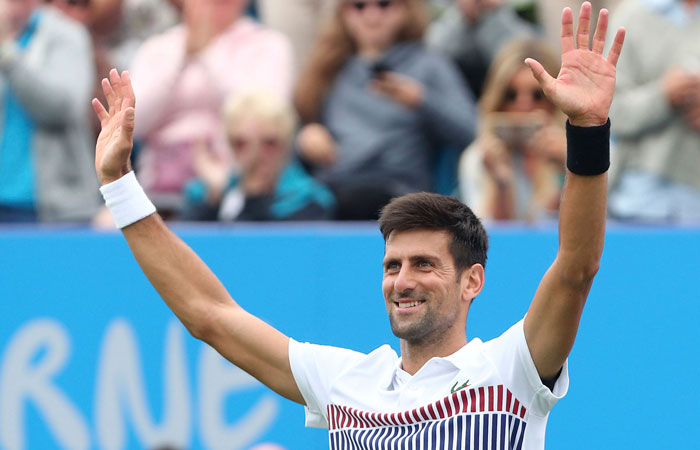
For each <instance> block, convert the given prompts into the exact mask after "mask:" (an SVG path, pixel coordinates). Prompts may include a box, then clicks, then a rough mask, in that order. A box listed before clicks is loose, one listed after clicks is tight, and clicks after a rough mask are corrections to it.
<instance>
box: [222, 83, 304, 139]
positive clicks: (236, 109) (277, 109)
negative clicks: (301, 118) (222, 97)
mask: <svg viewBox="0 0 700 450" xmlns="http://www.w3.org/2000/svg"><path fill="white" fill-rule="evenodd" d="M223 116H224V126H225V128H226V135H227V136H229V137H230V136H231V134H233V133H234V132H235V130H236V126H237V124H238V123H239V122H240V121H241V120H243V119H249V118H253V119H259V120H263V121H265V122H269V123H273V124H275V125H276V127H277V129H278V130H279V132H280V138H282V139H284V140H285V141H287V142H289V141H291V139H292V136H293V134H294V132H295V130H296V127H297V124H298V118H297V115H296V112H295V111H294V108H293V107H292V105H291V104H290V103H289V102H287V101H285V100H283V99H282V98H281V97H280V96H279V95H276V94H273V93H272V92H270V91H268V90H264V89H257V90H250V91H246V92H242V93H238V94H233V95H231V96H230V97H229V98H228V99H227V100H226V103H225V104H224V111H223Z"/></svg>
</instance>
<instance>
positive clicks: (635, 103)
mask: <svg viewBox="0 0 700 450" xmlns="http://www.w3.org/2000/svg"><path fill="white" fill-rule="evenodd" d="M615 24H625V25H627V26H628V28H627V32H628V38H627V43H626V46H627V49H626V51H625V54H624V55H622V56H621V58H620V66H619V67H620V68H619V70H618V72H617V87H616V92H615V101H614V102H613V105H612V108H611V109H610V117H611V118H612V120H613V124H614V125H613V126H612V128H611V130H612V132H613V135H614V138H615V142H616V160H617V161H616V162H617V164H616V166H617V172H616V174H617V176H616V177H613V178H611V181H610V184H611V195H610V203H609V205H610V206H609V209H610V213H611V215H612V216H613V217H615V218H617V219H620V220H626V221H635V222H654V223H674V224H687V223H700V0H643V1H639V0H629V1H624V2H623V3H622V4H620V6H619V7H618V9H617V11H616V18H615ZM615 119H617V120H615Z"/></svg>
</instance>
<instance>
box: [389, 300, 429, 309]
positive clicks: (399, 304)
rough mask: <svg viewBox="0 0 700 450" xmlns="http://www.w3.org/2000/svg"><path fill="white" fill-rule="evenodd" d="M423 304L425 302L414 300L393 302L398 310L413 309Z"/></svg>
mask: <svg viewBox="0 0 700 450" xmlns="http://www.w3.org/2000/svg"><path fill="white" fill-rule="evenodd" d="M423 303H425V300H415V301H412V302H394V304H395V305H396V307H397V308H399V309H406V308H413V307H414V306H418V305H421V304H423Z"/></svg>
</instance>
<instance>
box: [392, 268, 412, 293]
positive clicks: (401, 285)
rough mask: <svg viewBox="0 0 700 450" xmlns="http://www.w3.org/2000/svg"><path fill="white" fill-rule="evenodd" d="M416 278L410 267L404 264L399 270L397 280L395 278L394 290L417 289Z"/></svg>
mask: <svg viewBox="0 0 700 450" xmlns="http://www.w3.org/2000/svg"><path fill="white" fill-rule="evenodd" d="M415 287H416V280H415V277H414V276H413V271H412V270H411V268H410V267H407V266H406V265H404V266H403V267H401V270H399V273H398V275H397V276H396V280H394V290H396V291H397V292H407V291H411V290H413V289H415Z"/></svg>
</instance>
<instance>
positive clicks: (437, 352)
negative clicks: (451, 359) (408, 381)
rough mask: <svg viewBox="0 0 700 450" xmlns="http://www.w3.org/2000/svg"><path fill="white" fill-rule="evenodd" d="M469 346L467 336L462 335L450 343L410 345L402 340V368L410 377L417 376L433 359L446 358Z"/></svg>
mask: <svg viewBox="0 0 700 450" xmlns="http://www.w3.org/2000/svg"><path fill="white" fill-rule="evenodd" d="M465 345H467V336H466V335H462V336H460V337H458V338H454V339H451V340H449V341H447V340H445V341H440V342H436V341H434V340H433V341H431V342H427V343H409V342H408V341H405V340H403V339H402V340H401V368H402V369H403V370H404V371H405V372H407V373H408V374H409V375H415V374H416V372H418V371H419V370H420V368H421V367H423V366H424V365H425V363H427V362H428V361H430V359H431V358H436V357H437V358H444V357H446V356H450V355H451V354H453V353H455V352H456V351H458V350H459V349H461V348H462V347H464V346H465Z"/></svg>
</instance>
